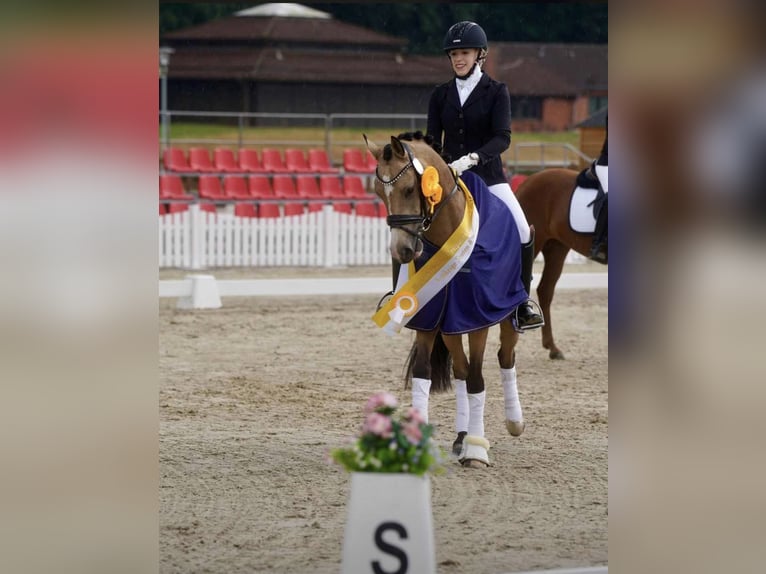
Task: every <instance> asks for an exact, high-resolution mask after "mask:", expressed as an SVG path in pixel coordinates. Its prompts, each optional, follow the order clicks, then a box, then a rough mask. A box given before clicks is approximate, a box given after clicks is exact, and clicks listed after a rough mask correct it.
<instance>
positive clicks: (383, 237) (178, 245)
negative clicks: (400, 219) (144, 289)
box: [158, 205, 585, 269]
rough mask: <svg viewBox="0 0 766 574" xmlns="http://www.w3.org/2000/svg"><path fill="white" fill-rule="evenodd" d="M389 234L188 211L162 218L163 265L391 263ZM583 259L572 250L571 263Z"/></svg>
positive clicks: (320, 219) (305, 220)
mask: <svg viewBox="0 0 766 574" xmlns="http://www.w3.org/2000/svg"><path fill="white" fill-rule="evenodd" d="M389 237H390V231H389V229H388V226H387V225H386V220H385V218H383V217H367V216H360V215H355V214H347V213H339V212H337V211H335V210H333V209H332V206H330V205H327V206H325V207H324V208H323V210H322V211H316V212H312V213H304V214H303V215H292V216H283V217H277V218H271V217H270V218H257V217H252V218H251V217H237V216H235V215H233V214H231V213H210V212H207V211H201V210H200V209H199V206H198V205H191V206H190V207H189V210H188V211H183V212H179V213H169V214H165V215H160V216H159V242H158V243H159V264H160V267H176V268H183V269H207V268H212V267H273V266H308V267H335V266H349V267H350V266H354V265H387V264H390V262H391V256H390V254H389V251H388V243H389ZM581 261H585V258H584V257H582V256H581V255H579V254H577V253H574V252H570V254H569V255H568V257H567V262H568V263H576V262H581Z"/></svg>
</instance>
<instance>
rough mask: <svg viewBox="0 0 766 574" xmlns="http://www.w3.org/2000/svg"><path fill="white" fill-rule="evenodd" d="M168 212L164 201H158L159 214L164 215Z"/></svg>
mask: <svg viewBox="0 0 766 574" xmlns="http://www.w3.org/2000/svg"><path fill="white" fill-rule="evenodd" d="M167 212H168V208H167V206H166V205H165V204H164V203H160V215H165V214H166V213H167Z"/></svg>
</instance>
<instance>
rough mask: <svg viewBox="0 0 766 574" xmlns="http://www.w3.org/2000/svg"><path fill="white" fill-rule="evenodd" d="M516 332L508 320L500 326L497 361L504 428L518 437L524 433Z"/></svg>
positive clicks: (517, 335)
mask: <svg viewBox="0 0 766 574" xmlns="http://www.w3.org/2000/svg"><path fill="white" fill-rule="evenodd" d="M518 340H519V334H518V332H517V331H516V330H515V329H514V328H513V324H512V323H511V321H510V320H505V321H503V322H502V323H501V324H500V350H499V351H498V352H497V359H498V361H499V363H500V381H501V382H502V384H503V395H504V397H505V428H506V429H507V430H508V433H509V434H510V435H511V436H520V435H521V433H523V432H524V417H523V415H522V412H521V401H520V400H519V389H518V386H517V384H516V352H515V347H516V343H517V342H518Z"/></svg>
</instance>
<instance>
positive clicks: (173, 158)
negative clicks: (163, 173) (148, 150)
mask: <svg viewBox="0 0 766 574" xmlns="http://www.w3.org/2000/svg"><path fill="white" fill-rule="evenodd" d="M162 163H163V165H164V166H165V169H166V170H168V171H191V170H192V169H191V166H190V165H189V160H188V159H187V157H186V152H184V150H182V149H181V148H177V147H169V148H168V149H166V150H165V151H164V152H163V153H162Z"/></svg>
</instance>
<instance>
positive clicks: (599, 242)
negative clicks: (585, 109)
mask: <svg viewBox="0 0 766 574" xmlns="http://www.w3.org/2000/svg"><path fill="white" fill-rule="evenodd" d="M608 132H609V130H608V118H607V133H606V134H605V135H604V145H603V146H602V147H601V153H600V154H599V156H598V159H597V160H596V161H595V162H594V163H593V165H592V166H591V172H593V175H595V176H596V179H598V183H599V186H600V187H601V191H603V192H604V199H603V202H602V203H601V206H600V207H599V210H598V217H597V218H596V230H595V233H594V235H593V246H592V247H591V251H590V258H591V259H594V260H596V261H599V262H602V263H604V262H606V257H607V255H606V245H607V241H608V237H609V232H608V228H607V216H608V212H609V208H608V206H607V201H608V198H609V195H608V194H609V144H608V143H607V142H608V139H609V133H608Z"/></svg>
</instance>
